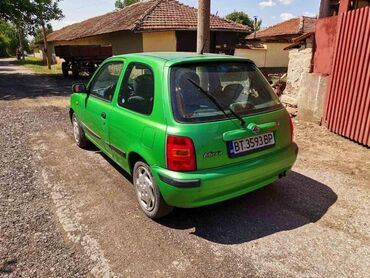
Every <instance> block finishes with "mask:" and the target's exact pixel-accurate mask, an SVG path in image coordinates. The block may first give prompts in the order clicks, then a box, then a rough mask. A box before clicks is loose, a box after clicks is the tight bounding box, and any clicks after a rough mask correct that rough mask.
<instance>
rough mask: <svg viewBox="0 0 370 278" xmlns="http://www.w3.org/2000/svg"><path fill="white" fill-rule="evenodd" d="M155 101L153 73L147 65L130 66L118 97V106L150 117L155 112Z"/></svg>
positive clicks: (135, 64)
mask: <svg viewBox="0 0 370 278" xmlns="http://www.w3.org/2000/svg"><path fill="white" fill-rule="evenodd" d="M153 101H154V76H153V71H152V70H151V69H150V67H149V66H147V65H145V64H141V63H132V64H130V65H129V66H128V68H127V70H126V73H125V77H124V80H123V82H122V86H121V89H120V92H119V95H118V104H119V105H120V106H122V107H124V108H127V109H130V110H132V111H135V112H138V113H141V114H144V115H150V114H151V113H152V110H153Z"/></svg>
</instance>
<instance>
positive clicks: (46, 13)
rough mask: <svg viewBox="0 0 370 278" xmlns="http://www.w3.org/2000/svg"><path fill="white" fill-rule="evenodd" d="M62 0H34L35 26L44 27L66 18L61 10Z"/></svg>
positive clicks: (33, 19)
mask: <svg viewBox="0 0 370 278" xmlns="http://www.w3.org/2000/svg"><path fill="white" fill-rule="evenodd" d="M59 2H60V0H33V2H32V15H33V18H32V21H33V23H34V25H35V26H42V25H43V24H46V23H48V22H50V21H51V20H60V19H62V18H63V17H64V15H63V11H62V10H61V9H60V8H59V6H58V4H59Z"/></svg>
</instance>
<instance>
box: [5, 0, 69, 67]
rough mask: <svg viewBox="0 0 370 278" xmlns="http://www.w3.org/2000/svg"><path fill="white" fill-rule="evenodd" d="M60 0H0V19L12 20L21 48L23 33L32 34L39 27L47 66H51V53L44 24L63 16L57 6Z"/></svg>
mask: <svg viewBox="0 0 370 278" xmlns="http://www.w3.org/2000/svg"><path fill="white" fill-rule="evenodd" d="M60 1H61V0H17V1H14V0H1V1H0V19H5V20H7V21H9V22H12V23H13V24H14V25H15V26H16V27H17V30H18V36H19V42H20V47H21V48H23V44H22V42H23V38H24V33H25V31H27V33H28V34H30V35H34V34H35V31H36V30H37V28H41V30H42V36H43V40H44V51H45V52H46V61H47V64H48V68H49V69H50V68H51V53H49V51H47V49H48V47H47V40H46V35H47V30H46V25H47V24H48V22H50V21H51V20H58V19H61V18H63V17H64V16H63V12H62V10H61V9H60V8H59V7H58V4H59V2H60Z"/></svg>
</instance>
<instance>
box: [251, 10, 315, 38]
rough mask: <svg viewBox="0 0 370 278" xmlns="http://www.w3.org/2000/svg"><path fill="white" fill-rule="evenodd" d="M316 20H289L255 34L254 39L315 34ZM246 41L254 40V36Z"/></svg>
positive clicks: (298, 18)
mask: <svg viewBox="0 0 370 278" xmlns="http://www.w3.org/2000/svg"><path fill="white" fill-rule="evenodd" d="M315 24H316V18H313V17H307V16H301V17H296V18H292V19H289V20H287V21H284V22H281V23H279V24H276V25H274V26H271V27H268V28H266V29H263V30H261V31H258V32H257V34H256V35H257V36H256V39H268V38H274V37H292V36H295V35H296V36H299V35H302V34H304V33H311V32H315ZM246 39H247V40H252V39H254V34H250V35H249V36H247V37H246Z"/></svg>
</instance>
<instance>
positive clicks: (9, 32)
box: [0, 19, 30, 57]
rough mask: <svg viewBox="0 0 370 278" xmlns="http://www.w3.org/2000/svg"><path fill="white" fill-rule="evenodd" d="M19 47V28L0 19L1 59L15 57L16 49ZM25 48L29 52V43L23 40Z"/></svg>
mask: <svg viewBox="0 0 370 278" xmlns="http://www.w3.org/2000/svg"><path fill="white" fill-rule="evenodd" d="M18 47H19V37H18V32H17V28H16V27H15V25H14V24H12V23H9V22H7V21H5V20H1V19H0V57H7V56H13V55H15V51H16V49H17V48H18ZM23 47H24V49H25V50H26V51H29V50H30V49H29V48H30V47H29V42H28V41H27V39H26V38H23Z"/></svg>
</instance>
